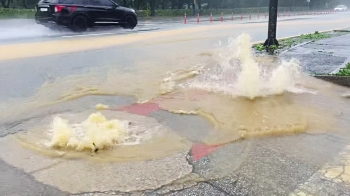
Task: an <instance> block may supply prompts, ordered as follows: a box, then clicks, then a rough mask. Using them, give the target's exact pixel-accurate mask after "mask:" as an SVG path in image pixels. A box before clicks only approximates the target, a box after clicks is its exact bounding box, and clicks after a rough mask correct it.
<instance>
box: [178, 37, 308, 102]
mask: <svg viewBox="0 0 350 196" xmlns="http://www.w3.org/2000/svg"><path fill="white" fill-rule="evenodd" d="M228 48H229V49H228V50H226V51H224V52H222V53H220V54H219V56H218V57H219V59H218V66H214V67H210V68H208V69H206V70H204V71H203V73H202V74H201V76H200V77H197V78H196V80H194V81H191V82H189V83H188V84H187V85H186V84H185V85H183V86H186V87H192V88H199V89H205V90H209V91H214V92H221V93H225V94H230V95H232V96H234V97H237V96H241V97H247V98H249V99H254V98H256V97H264V96H267V95H275V94H282V93H283V92H285V91H288V92H293V93H296V92H306V91H305V90H304V89H301V87H297V81H298V79H299V78H300V75H301V69H300V66H299V63H298V62H297V61H296V60H290V61H282V62H281V64H280V65H278V66H277V67H276V66H275V65H269V66H266V65H264V66H263V65H260V64H259V62H258V61H257V60H256V58H255V57H254V53H253V51H252V44H251V37H250V36H249V35H248V34H242V35H240V36H238V37H237V38H236V39H234V38H230V39H229V46H228Z"/></svg>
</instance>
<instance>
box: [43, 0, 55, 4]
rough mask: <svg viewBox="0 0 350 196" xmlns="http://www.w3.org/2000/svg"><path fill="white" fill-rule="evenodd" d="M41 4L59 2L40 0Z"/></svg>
mask: <svg viewBox="0 0 350 196" xmlns="http://www.w3.org/2000/svg"><path fill="white" fill-rule="evenodd" d="M39 3H58V0H40V1H39Z"/></svg>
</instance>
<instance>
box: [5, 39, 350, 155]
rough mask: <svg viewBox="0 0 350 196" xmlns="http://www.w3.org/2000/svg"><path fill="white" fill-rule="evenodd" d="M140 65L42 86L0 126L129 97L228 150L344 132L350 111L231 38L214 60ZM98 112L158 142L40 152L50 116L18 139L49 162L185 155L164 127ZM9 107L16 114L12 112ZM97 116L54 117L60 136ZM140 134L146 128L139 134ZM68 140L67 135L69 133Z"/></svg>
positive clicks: (330, 89)
mask: <svg viewBox="0 0 350 196" xmlns="http://www.w3.org/2000/svg"><path fill="white" fill-rule="evenodd" d="M207 54H210V55H207ZM137 62H138V63H137V65H136V66H135V67H129V68H125V69H123V70H120V69H113V68H111V67H105V68H103V69H102V68H99V70H92V71H91V72H90V73H86V74H81V75H72V76H68V77H65V78H57V79H56V80H55V81H50V82H47V83H45V84H44V85H43V86H42V87H41V88H39V89H38V90H37V93H36V94H35V96H33V97H31V98H29V99H28V100H25V101H22V100H21V101H13V102H7V103H4V104H3V105H2V107H0V109H2V108H3V113H2V114H1V119H4V121H6V120H7V121H9V119H8V118H9V116H11V117H12V118H16V117H18V116H20V115H21V114H23V113H26V112H27V113H30V112H32V111H35V110H37V109H38V108H43V107H46V106H50V105H57V106H60V105H62V104H63V103H65V102H67V101H71V100H79V99H81V98H82V97H86V96H87V95H127V96H134V97H136V98H137V99H138V102H139V103H146V102H152V103H157V104H158V105H159V106H160V107H161V108H163V109H164V110H168V111H170V112H173V113H179V114H182V115H200V116H202V117H203V118H205V119H207V120H208V121H209V122H211V123H212V125H213V127H214V128H215V130H214V131H212V132H210V133H209V134H208V135H207V136H205V138H204V139H203V141H202V142H203V143H206V144H208V145H219V144H226V143H229V142H233V141H236V140H240V139H246V138H251V137H264V136H276V135H293V134H299V133H325V132H330V131H338V132H346V130H347V126H343V125H344V123H339V121H340V120H339V118H338V117H339V115H341V113H340V112H341V111H342V110H343V108H344V107H345V106H346V105H347V104H348V103H347V102H346V99H344V98H343V97H341V96H339V94H340V92H342V91H345V88H342V87H339V86H335V85H331V84H329V83H326V82H323V81H320V80H316V79H313V78H311V77H309V76H307V75H304V74H303V73H302V72H301V71H300V65H299V64H298V62H297V61H294V60H291V61H283V60H281V59H279V58H276V57H272V58H271V57H266V56H260V57H255V56H254V54H253V53H252V50H251V43H250V37H249V36H248V35H246V34H243V35H241V36H239V37H238V38H230V40H229V46H228V48H222V49H220V50H217V51H216V50H214V51H213V52H211V53H200V54H198V55H194V56H185V57H181V58H179V57H177V58H171V57H169V56H162V57H159V59H157V60H155V61H146V60H142V61H137ZM101 70H102V71H101ZM330 100H331V102H332V103H331V104H329V101H330ZM96 104H98V102H96V103H93V105H91V107H96V108H97V109H99V110H100V112H101V113H102V114H103V115H107V114H108V115H107V119H109V120H113V119H115V120H119V121H123V120H125V121H127V122H128V121H131V122H133V121H134V122H136V124H137V125H138V126H139V128H140V130H143V131H141V132H142V133H147V131H146V130H149V131H151V132H152V133H158V132H160V133H162V134H160V135H157V134H154V135H153V134H151V135H148V134H145V135H143V136H142V137H141V138H144V137H145V138H150V139H149V140H147V141H144V142H141V143H138V141H136V140H135V141H133V142H136V143H135V145H126V143H124V145H119V144H122V143H123V142H125V141H124V139H125V138H122V139H120V138H119V135H118V134H121V135H123V134H125V133H126V132H127V130H128V128H127V126H126V125H124V127H123V128H121V129H120V130H124V131H125V130H126V132H123V134H122V133H119V132H118V133H117V132H113V131H112V132H108V131H106V130H105V131H97V132H96V133H98V134H96V135H95V136H94V137H96V138H98V137H101V138H103V137H106V136H110V135H109V134H116V135H117V136H115V135H113V137H108V138H109V139H112V138H114V137H115V138H117V139H116V140H115V141H117V142H115V141H114V140H106V141H108V142H107V143H108V145H105V146H103V145H102V146H103V148H104V147H111V144H110V143H109V142H110V141H113V142H112V143H113V145H112V147H113V148H111V149H108V150H105V151H101V152H100V150H99V151H98V153H95V154H94V155H93V156H92V155H91V153H92V152H94V151H95V150H96V146H95V145H99V144H96V143H97V142H96V143H95V142H91V141H90V142H89V144H88V145H87V146H88V147H84V148H87V150H85V151H81V150H80V151H79V150H78V151H77V146H79V145H75V146H74V145H73V146H74V147H75V148H71V149H64V150H63V151H62V149H61V150H57V149H54V150H53V149H52V148H50V147H48V146H47V145H44V144H45V143H47V142H49V141H51V140H52V137H53V136H52V135H51V136H50V135H47V134H49V133H50V130H52V127H50V125H52V120H53V119H54V118H55V116H48V117H47V118H44V119H41V120H34V121H30V123H29V122H28V123H29V124H25V125H22V127H23V130H24V131H23V132H21V133H19V134H16V136H18V139H19V141H20V143H21V144H23V145H24V146H26V147H28V148H31V149H33V150H35V151H38V152H40V153H43V154H46V155H49V156H53V157H67V158H69V157H84V158H89V159H101V160H107V161H121V160H123V161H125V160H127V161H133V160H147V159H152V158H156V157H164V156H168V155H170V154H172V153H176V152H178V151H183V150H184V149H189V145H188V141H186V140H185V139H184V138H180V137H179V136H177V134H176V133H175V132H173V131H170V130H169V129H167V128H164V127H163V128H161V130H158V129H157V128H156V127H159V126H160V127H162V126H161V125H159V123H156V122H154V121H155V120H154V119H153V120H152V123H151V122H148V121H147V120H145V119H144V118H143V117H140V116H137V117H135V116H132V115H129V114H126V113H123V115H121V114H120V113H118V112H116V111H113V112H112V111H109V110H106V109H108V107H107V105H108V106H109V107H111V106H110V104H109V103H104V104H107V105H102V104H101V105H96ZM8 105H12V106H13V107H12V108H11V109H9V107H8ZM95 112H96V110H93V111H92V110H87V111H85V112H83V113H79V114H75V113H74V112H71V114H70V115H69V114H67V113H62V114H58V116H60V118H61V119H66V120H68V121H69V122H70V123H68V124H67V123H66V124H64V123H63V125H65V127H64V128H65V129H67V128H68V129H77V127H74V126H76V124H80V128H81V127H82V126H81V123H82V122H84V120H86V119H87V118H88V117H89V116H90V115H91V114H92V113H95ZM343 115H344V114H343ZM133 119H134V120H133ZM56 120H57V118H56ZM119 121H114V122H116V124H115V125H118V126H119ZM56 122H57V121H56ZM59 122H62V121H59ZM106 122H107V121H106ZM117 122H118V123H117ZM83 124H84V123H83ZM112 124H113V123H112ZM340 124H342V126H339V125H340ZM61 125H62V124H61ZM143 126H146V127H148V128H147V129H144V128H142V127H143ZM78 128H79V126H78ZM155 129H157V130H155ZM163 129H164V130H163ZM69 132H70V134H71V132H74V131H72V130H71V131H69ZM69 132H68V133H69ZM106 132H107V133H106ZM103 133H106V134H103ZM191 134H193V133H191ZM141 135H142V134H141ZM185 137H186V135H185ZM63 138H64V137H63ZM118 138H119V139H120V140H119V139H118ZM187 138H189V137H187ZM66 139H67V138H66ZM76 139H77V138H76ZM97 141H98V140H97ZM75 142H76V141H75ZM104 142H105V141H104ZM104 142H102V143H104ZM71 143H72V142H71ZM73 143H74V142H73ZM94 144H95V145H94ZM67 145H68V146H70V144H69V141H67V142H64V145H63V146H65V147H67ZM91 145H92V146H91ZM58 146H60V145H58ZM116 146H117V147H116ZM121 146H122V147H121ZM61 147H62V146H61ZM78 149H80V148H78ZM82 152H83V153H82Z"/></svg>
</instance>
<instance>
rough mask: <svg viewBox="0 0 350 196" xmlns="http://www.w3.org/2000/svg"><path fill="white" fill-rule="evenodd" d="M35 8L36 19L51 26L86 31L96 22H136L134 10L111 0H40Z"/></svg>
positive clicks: (130, 25) (126, 24)
mask: <svg viewBox="0 0 350 196" xmlns="http://www.w3.org/2000/svg"><path fill="white" fill-rule="evenodd" d="M35 9H36V12H35V21H36V22H37V23H38V24H42V25H44V26H46V27H49V28H54V27H56V26H57V25H59V26H64V27H68V28H70V29H71V30H73V31H76V32H83V31H86V29H87V28H89V27H93V26H110V25H121V26H122V27H123V28H128V29H133V28H134V27H135V26H136V25H137V15H136V13H135V10H133V9H129V8H126V7H122V6H119V5H118V4H117V3H115V2H113V1H111V0H40V1H39V3H38V4H37V5H36V7H35Z"/></svg>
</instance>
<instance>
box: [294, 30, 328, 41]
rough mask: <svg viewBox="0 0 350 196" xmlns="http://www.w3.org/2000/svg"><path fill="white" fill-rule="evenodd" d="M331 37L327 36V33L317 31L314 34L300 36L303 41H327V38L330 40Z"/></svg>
mask: <svg viewBox="0 0 350 196" xmlns="http://www.w3.org/2000/svg"><path fill="white" fill-rule="evenodd" d="M330 37H331V36H330V35H328V34H326V33H319V32H318V31H316V32H315V33H313V34H311V33H310V34H305V35H304V34H301V35H300V39H303V40H319V39H326V38H330Z"/></svg>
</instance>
